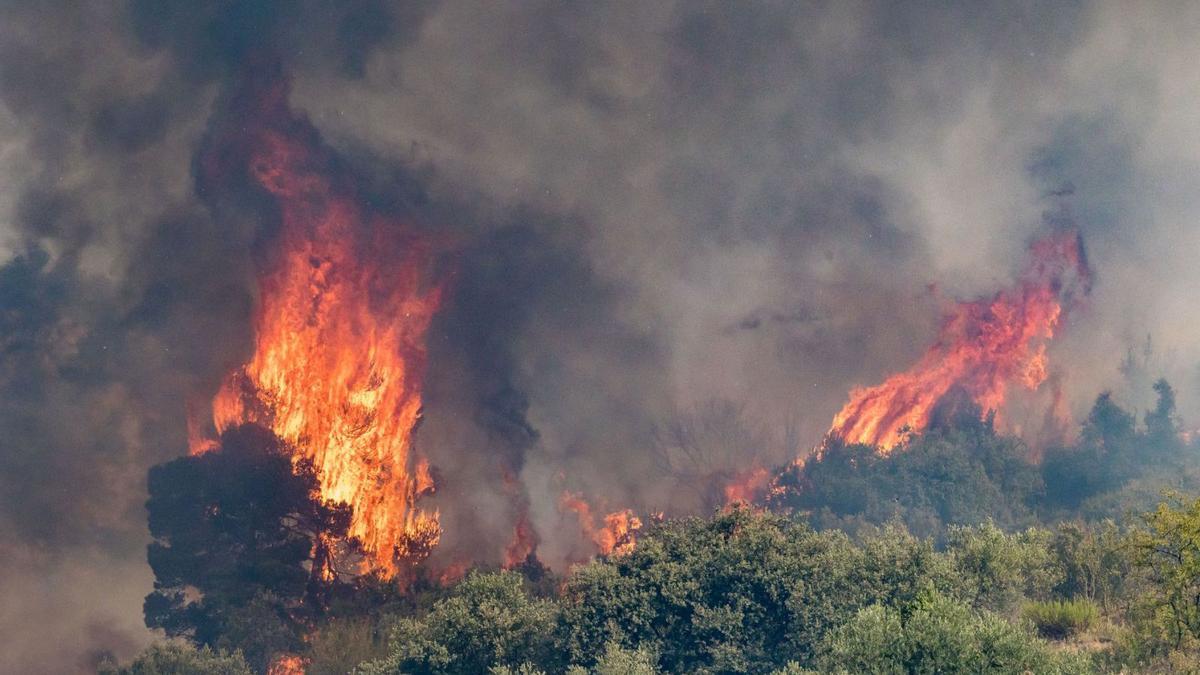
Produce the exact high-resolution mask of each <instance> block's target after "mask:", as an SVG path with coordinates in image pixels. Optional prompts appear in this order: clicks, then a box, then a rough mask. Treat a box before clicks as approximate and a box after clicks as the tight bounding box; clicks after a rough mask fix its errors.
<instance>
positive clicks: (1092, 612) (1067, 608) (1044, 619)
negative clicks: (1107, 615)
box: [1021, 598, 1100, 640]
mask: <svg viewBox="0 0 1200 675" xmlns="http://www.w3.org/2000/svg"><path fill="white" fill-rule="evenodd" d="M1099 615H1100V612H1099V610H1098V609H1097V608H1096V605H1095V603H1093V602H1091V601H1090V600H1086V599H1082V598H1080V599H1074V600H1047V601H1041V602H1031V603H1029V604H1028V605H1025V608H1024V609H1022V610H1021V616H1022V617H1023V618H1024V619H1025V620H1026V621H1029V622H1030V623H1032V624H1033V626H1034V628H1036V629H1037V632H1038V634H1039V635H1041V636H1042V637H1045V638H1050V639H1053V640H1061V639H1063V638H1067V637H1070V636H1072V635H1077V634H1079V633H1082V632H1084V631H1086V630H1088V629H1090V628H1091V627H1092V626H1093V625H1095V623H1096V619H1097V617H1099Z"/></svg>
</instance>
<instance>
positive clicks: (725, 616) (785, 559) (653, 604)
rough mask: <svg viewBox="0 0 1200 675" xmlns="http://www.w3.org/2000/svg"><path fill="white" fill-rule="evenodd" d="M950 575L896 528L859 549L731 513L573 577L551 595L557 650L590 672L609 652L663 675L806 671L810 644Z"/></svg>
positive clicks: (793, 525) (765, 517)
mask: <svg viewBox="0 0 1200 675" xmlns="http://www.w3.org/2000/svg"><path fill="white" fill-rule="evenodd" d="M951 573H952V568H951V567H950V565H949V561H948V560H947V559H946V557H945V556H942V555H940V554H937V553H936V552H935V551H934V550H933V547H932V545H931V544H930V543H929V542H928V541H925V540H919V539H916V538H915V537H913V536H911V535H910V534H909V533H908V532H907V531H905V530H904V529H903V528H902V527H901V526H899V525H892V526H889V527H887V528H884V529H882V530H877V531H875V532H872V533H869V534H868V535H867V536H865V537H864V541H863V543H862V544H861V545H857V544H855V543H854V542H852V541H851V540H850V539H849V538H848V537H846V536H845V535H844V534H842V533H838V532H824V533H821V532H816V531H814V530H812V529H810V528H808V527H806V526H804V525H802V524H799V523H797V522H794V521H789V520H787V519H785V518H781V517H779V516H773V515H769V514H762V513H754V512H752V511H750V510H748V509H744V508H740V509H733V510H730V511H728V512H725V513H721V514H718V515H717V516H715V517H714V518H713V519H711V520H707V521H704V520H699V519H689V520H684V521H676V522H668V523H665V524H663V525H661V526H659V527H657V528H655V529H652V530H651V531H650V532H649V533H648V534H647V535H645V536H644V537H643V538H642V540H641V541H639V543H638V546H637V548H636V549H635V550H634V551H633V552H632V553H630V554H629V555H625V556H620V557H616V558H611V559H608V560H605V561H597V562H594V563H592V564H590V565H587V566H584V567H582V568H579V569H577V570H576V571H575V572H574V573H573V574H572V575H571V577H570V578H569V579H568V582H567V585H566V588H565V590H564V592H563V596H562V606H563V614H562V624H563V629H564V640H565V645H564V647H563V648H564V651H565V652H566V653H567V655H568V656H569V658H570V660H571V662H572V663H576V664H581V665H584V666H591V665H593V664H596V663H597V661H598V659H599V658H600V657H601V653H600V650H601V649H605V648H606V645H609V644H611V643H616V644H620V645H624V646H627V647H638V648H643V649H648V650H651V651H653V653H655V654H656V655H657V659H658V662H657V665H658V667H659V668H661V669H662V670H663V671H666V672H681V671H682V672H695V671H705V672H749V673H756V672H758V673H768V672H772V671H774V670H776V669H779V668H782V667H785V666H786V664H787V663H788V662H789V661H796V662H797V663H799V664H801V665H804V664H808V663H811V661H812V659H813V657H814V655H815V652H816V649H817V646H818V643H819V641H820V640H821V638H822V637H823V636H824V635H825V634H826V633H828V632H829V631H831V630H834V629H835V628H837V627H838V626H840V625H841V624H842V623H844V622H845V621H847V620H848V619H849V618H850V617H852V616H853V615H854V614H855V612H857V611H858V610H859V609H861V608H863V607H866V606H868V605H870V604H873V603H889V604H896V603H904V602H909V601H911V600H912V599H914V598H916V597H918V596H919V595H920V594H921V593H924V592H928V591H930V590H934V589H949V587H950V586H951V581H952V580H951V578H950V575H951Z"/></svg>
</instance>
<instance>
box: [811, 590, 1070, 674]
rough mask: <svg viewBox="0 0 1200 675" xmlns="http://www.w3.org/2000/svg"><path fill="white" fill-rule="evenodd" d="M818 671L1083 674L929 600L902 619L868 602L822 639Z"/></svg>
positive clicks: (1020, 638)
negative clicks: (869, 605) (853, 615)
mask: <svg viewBox="0 0 1200 675" xmlns="http://www.w3.org/2000/svg"><path fill="white" fill-rule="evenodd" d="M820 666H821V672H832V673H906V672H907V673H1020V672H1025V671H1030V672H1035V673H1063V674H1066V673H1084V672H1088V670H1089V669H1088V664H1087V662H1086V659H1084V658H1083V657H1080V656H1077V655H1073V654H1066V653H1057V652H1055V651H1054V650H1052V649H1051V648H1050V647H1049V645H1047V644H1046V643H1045V642H1042V641H1041V640H1038V639H1037V638H1035V637H1033V636H1032V635H1029V634H1028V633H1026V632H1025V631H1024V630H1022V629H1021V628H1020V627H1018V626H1014V625H1013V624H1011V623H1009V622H1008V621H1005V620H1004V619H1003V618H1002V617H1000V616H997V615H996V614H993V613H991V612H988V611H976V610H973V609H972V608H971V607H970V605H968V604H966V603H964V602H960V601H956V600H953V599H950V598H947V597H945V596H941V595H936V594H935V595H933V596H930V597H928V598H926V599H925V600H923V601H921V602H920V603H918V604H917V605H916V606H915V607H914V608H912V611H911V613H909V614H908V615H907V616H905V615H904V613H903V612H901V611H900V610H897V609H892V608H889V607H884V606H882V605H872V606H871V607H867V608H865V609H863V610H861V611H859V612H858V614H857V615H855V617H854V618H853V619H851V620H850V621H849V622H847V623H846V624H845V625H844V626H842V627H841V628H839V629H837V630H836V631H833V632H832V633H830V634H829V635H828V636H827V637H826V638H825V640H824V642H823V654H822V656H821V659H820Z"/></svg>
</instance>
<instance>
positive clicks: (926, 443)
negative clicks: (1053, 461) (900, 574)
mask: <svg viewBox="0 0 1200 675" xmlns="http://www.w3.org/2000/svg"><path fill="white" fill-rule="evenodd" d="M968 420H970V417H969V416H968V417H966V418H963V417H962V416H955V417H952V418H950V419H949V420H948V421H947V422H946V423H945V425H943V426H939V427H937V428H934V429H931V430H930V431H928V432H927V433H925V434H923V435H919V436H912V437H910V439H909V441H908V442H907V444H905V445H904V446H903V447H901V448H898V449H897V450H895V451H894V452H892V453H890V454H888V455H886V456H883V455H880V454H879V453H878V452H877V450H876V449H875V448H872V447H869V446H865V445H844V444H842V443H840V442H839V441H838V440H837V439H830V440H829V441H828V442H827V443H826V446H825V447H824V448H823V451H822V453H821V455H820V457H818V458H816V459H815V460H810V461H809V462H806V463H805V464H804V465H803V466H793V467H790V468H789V469H788V470H787V471H786V472H785V473H784V474H783V475H782V476H781V478H780V485H781V486H782V487H784V488H785V489H784V490H782V491H779V492H778V493H777V494H776V495H775V496H774V497H773V505H774V506H775V507H777V508H784V509H793V510H796V511H799V512H801V513H806V514H808V515H809V517H810V519H811V521H812V523H813V525H814V526H815V527H817V528H818V529H826V528H839V529H845V530H847V531H849V532H851V533H853V532H854V531H856V530H857V529H858V528H859V527H860V526H861V524H862V523H874V524H882V523H884V522H887V521H889V520H892V519H895V518H899V519H901V520H902V521H903V522H904V524H905V525H906V526H907V527H908V529H909V530H910V531H912V532H915V533H917V534H918V535H921V536H939V535H940V534H941V533H942V532H943V531H944V529H945V527H946V526H947V525H953V524H969V523H978V522H982V521H983V520H985V519H988V518H991V519H993V520H995V521H996V522H998V523H999V524H1000V525H1001V526H1003V527H1008V528H1011V527H1018V526H1024V525H1029V524H1032V523H1033V522H1034V512H1033V510H1032V508H1031V506H1032V505H1034V504H1035V503H1036V502H1037V500H1038V499H1039V498H1040V496H1041V495H1042V493H1043V484H1042V478H1041V475H1040V472H1039V470H1038V468H1037V467H1036V466H1034V465H1033V464H1031V463H1030V462H1029V461H1028V460H1027V457H1028V455H1029V450H1028V448H1026V447H1025V446H1024V444H1022V443H1021V442H1020V441H1018V440H1016V439H1014V438H1008V437H1003V436H998V435H997V434H996V433H995V431H994V430H993V429H992V427H991V425H990V424H988V423H985V422H980V421H979V420H978V418H975V419H974V422H970V421H968ZM954 424H957V425H958V426H954Z"/></svg>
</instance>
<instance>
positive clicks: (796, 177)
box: [0, 0, 1200, 673]
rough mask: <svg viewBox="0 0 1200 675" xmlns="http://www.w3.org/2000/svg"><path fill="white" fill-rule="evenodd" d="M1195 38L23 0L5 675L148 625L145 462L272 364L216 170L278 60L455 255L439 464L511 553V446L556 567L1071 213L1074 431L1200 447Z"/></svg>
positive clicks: (1075, 13)
mask: <svg viewBox="0 0 1200 675" xmlns="http://www.w3.org/2000/svg"><path fill="white" fill-rule="evenodd" d="M393 5H395V6H393ZM1198 36H1200V6H1198V5H1197V4H1196V3H1183V2H1181V3H1169V2H1159V3H1153V4H1152V3H1139V2H1131V1H1123V2H1111V3H1073V2H1042V3H1034V2H997V3H957V4H955V3H942V2H936V3H935V2H907V3H898V2H879V3H872V2H852V1H844V0H842V1H837V2H829V3H813V2H759V3H752V4H751V3H728V2H712V3H707V2H680V3H671V2H627V3H621V2H591V3H564V2H526V3H517V4H510V3H477V2H428V3H404V4H398V3H388V2H372V1H355V2H332V1H318V0H305V1H302V2H289V3H284V2H258V3H255V2H239V3H234V2H208V3H205V2H195V1H194V0H178V1H176V0H145V1H134V2H108V1H100V0H97V1H95V2H85V1H80V2H66V1H64V2H19V1H17V0H9V1H7V2H3V3H0V559H2V560H4V561H5V562H4V565H3V566H0V596H3V597H4V599H5V600H4V602H3V603H0V671H5V672H8V671H13V672H34V673H36V672H47V673H49V672H64V671H69V670H70V669H71V668H77V667H84V666H86V664H87V663H88V659H89V658H90V657H89V654H94V653H96V650H99V649H111V650H114V651H116V652H117V653H119V654H122V655H125V654H128V653H129V651H130V650H132V649H134V648H136V646H138V645H139V644H141V643H142V642H144V641H145V640H147V639H148V638H149V634H148V633H147V632H146V631H145V630H144V629H143V628H142V627H141V625H142V619H141V599H142V596H143V595H145V593H146V592H148V591H149V586H150V584H151V582H152V578H151V575H150V572H149V569H148V567H147V566H146V565H145V560H144V558H145V556H144V551H145V548H144V547H145V544H146V538H147V533H146V531H145V513H144V510H143V508H142V504H143V502H144V500H145V494H144V492H145V472H146V470H147V468H148V467H149V466H151V465H153V464H156V463H159V462H162V461H165V460H168V459H170V458H173V457H177V456H179V455H181V454H183V453H184V452H185V441H184V435H185V430H184V409H185V407H186V405H187V404H188V402H189V401H192V402H199V403H200V405H204V402H205V401H207V400H208V398H209V397H210V396H211V394H212V391H213V389H214V388H215V386H216V383H217V382H218V381H219V379H220V378H221V377H222V375H224V373H225V372H227V370H228V369H229V368H230V367H231V366H233V365H236V364H237V363H238V361H239V359H241V358H243V357H244V356H245V354H246V350H247V349H248V347H249V344H250V343H249V338H250V335H249V331H250V326H249V313H250V311H251V308H252V307H253V302H254V293H255V289H254V282H253V280H254V271H253V255H252V252H253V250H255V248H256V247H261V246H269V245H270V227H269V223H263V222H260V220H261V219H260V218H256V217H254V216H253V214H249V213H245V212H242V211H239V210H238V209H237V208H232V207H229V206H228V205H227V204H225V203H224V201H223V198H222V196H221V195H214V194H202V193H201V192H200V191H198V190H197V189H196V185H195V182H194V174H193V158H194V155H195V153H196V151H197V148H198V147H199V145H200V144H201V143H202V141H203V138H204V133H205V130H206V129H207V128H208V125H209V123H210V119H211V116H212V115H213V113H214V112H216V111H219V110H220V109H221V105H222V102H223V100H224V94H225V93H226V91H227V89H228V87H229V86H230V84H231V83H232V82H234V81H235V80H236V78H237V77H238V75H239V73H240V72H241V70H242V68H243V67H244V63H245V61H247V59H248V58H251V57H253V56H254V55H261V54H263V53H270V54H272V55H274V56H275V57H276V58H278V59H280V60H281V61H282V62H283V64H284V67H285V69H286V71H287V72H288V73H289V76H290V77H291V80H292V87H293V93H292V96H291V100H292V105H293V107H294V108H295V109H296V110H297V111H298V112H299V113H300V114H304V115H307V116H308V118H309V119H310V120H311V121H312V122H313V123H314V124H315V125H316V127H317V128H318V129H319V130H320V131H321V133H322V135H323V137H324V139H325V141H326V142H328V143H329V144H330V145H331V146H332V147H333V148H334V149H335V150H336V151H337V152H338V153H340V155H341V157H342V159H343V160H344V163H345V165H346V167H347V170H348V171H352V172H354V173H355V174H356V175H358V176H359V178H360V180H361V182H362V186H363V188H362V189H363V193H364V194H365V195H368V197H369V199H370V200H371V203H372V204H373V205H374V207H375V208H379V209H381V210H388V211H393V212H397V213H399V214H401V215H402V216H403V217H405V218H407V219H409V220H411V221H412V222H413V223H414V224H415V225H416V226H418V227H420V228H422V229H426V230H428V231H430V232H436V233H442V234H445V235H447V236H448V237H449V238H450V239H452V240H454V241H456V242H459V244H458V246H459V251H458V253H457V256H458V264H459V266H460V268H461V269H460V273H459V276H458V278H457V282H456V283H457V289H456V291H455V292H454V293H453V294H452V298H453V299H452V300H451V302H450V303H449V305H448V306H447V308H446V310H445V311H444V313H443V315H442V316H441V317H439V319H438V322H437V324H436V325H435V327H434V330H433V331H432V334H431V338H430V340H431V345H430V349H431V362H430V373H429V378H430V379H429V382H428V385H427V392H428V396H427V402H428V406H427V422H426V424H425V426H424V427H422V429H421V436H420V438H419V441H418V442H419V443H420V446H421V448H422V450H423V451H424V452H425V453H426V454H428V455H429V456H430V457H432V458H433V459H434V461H435V463H437V464H438V465H439V466H440V467H441V469H442V470H443V472H444V475H446V476H448V477H449V480H448V483H449V484H448V485H447V487H446V489H445V490H444V491H443V492H442V494H441V495H440V496H439V498H438V499H439V506H440V507H441V508H442V510H443V513H444V514H445V520H446V522H447V547H448V548H450V549H454V548H456V547H457V548H461V547H464V546H466V545H467V542H475V545H478V542H480V541H484V542H487V545H488V546H490V548H488V549H487V551H486V552H484V553H480V554H479V556H480V557H481V558H482V559H488V558H489V556H494V555H495V554H496V550H497V547H498V546H500V545H502V543H503V540H504V539H505V538H506V537H507V535H508V533H509V532H510V531H511V529H510V528H511V522H510V521H509V520H508V518H509V517H510V516H511V514H509V513H508V512H507V511H506V510H505V509H504V508H500V509H497V508H496V507H497V505H498V504H503V503H504V501H505V499H506V497H505V494H506V493H505V492H504V490H503V489H501V487H500V486H499V485H498V484H497V479H496V476H495V471H494V469H495V463H494V461H493V460H492V458H494V457H495V456H497V455H502V456H503V457H505V458H506V459H505V460H504V463H505V464H506V465H511V466H513V467H515V468H517V469H518V470H519V480H520V484H521V486H522V490H523V492H524V494H526V495H527V498H528V501H529V504H530V509H531V514H532V517H533V519H534V522H535V525H536V526H537V527H538V529H539V532H540V533H541V534H542V537H543V551H545V552H547V555H555V554H558V555H566V554H568V552H569V550H570V549H571V546H573V543H572V542H571V541H570V539H569V537H568V536H567V535H566V534H562V533H561V532H560V531H561V530H563V528H564V525H563V523H562V519H561V514H559V513H558V511H557V496H558V495H559V494H560V493H561V491H562V490H564V489H570V490H574V491H580V492H583V493H585V494H587V495H588V496H589V497H590V498H594V499H595V500H597V501H599V502H603V503H606V504H607V505H608V506H611V507H614V508H615V507H619V506H626V505H630V506H639V507H644V508H663V507H664V505H665V506H670V505H671V504H672V502H673V500H676V499H677V497H678V495H677V494H676V493H675V492H672V490H671V489H670V488H669V487H664V481H663V480H662V476H661V475H658V474H655V472H654V466H653V462H652V461H651V460H650V458H649V450H648V449H649V447H650V446H651V445H652V444H653V443H652V439H653V437H654V429H655V428H656V426H657V425H662V424H663V423H664V422H667V421H669V420H670V419H673V418H675V417H678V416H679V415H680V414H686V413H687V412H688V411H689V410H693V409H696V408H697V406H702V405H703V404H704V403H705V402H706V401H711V400H713V399H726V400H729V401H732V402H734V403H735V404H737V405H741V406H744V410H745V415H746V417H747V419H749V420H750V421H751V423H752V424H754V425H757V426H759V427H760V428H761V429H760V430H761V432H762V435H763V436H764V437H765V438H764V439H763V440H762V442H761V443H759V444H758V445H755V446H754V448H753V449H749V450H747V453H748V454H749V455H756V456H746V457H735V458H731V459H730V461H736V462H737V463H738V464H739V465H741V464H744V463H749V462H752V461H755V460H758V461H761V462H764V463H774V462H779V461H782V460H783V459H785V458H786V456H788V455H789V454H790V453H792V452H794V451H796V450H797V448H794V447H789V446H788V444H784V443H783V442H782V441H781V440H780V438H779V437H780V435H781V434H780V433H777V431H778V430H779V429H782V428H783V427H784V426H788V425H790V426H791V427H792V428H793V429H794V431H795V432H796V436H797V437H798V438H799V439H800V444H801V446H802V447H801V448H799V449H800V450H802V449H803V447H807V446H811V445H812V444H814V443H816V442H818V441H819V440H820V437H821V434H822V433H823V431H824V430H825V428H826V427H827V425H828V423H829V420H830V419H831V417H832V415H833V413H834V412H836V410H837V409H838V408H839V407H840V405H841V404H842V403H843V402H844V400H845V396H846V392H847V390H848V389H849V388H850V387H851V386H853V385H855V384H870V383H873V382H876V381H878V380H880V379H881V378H882V377H884V376H885V375H886V374H887V373H889V372H892V371H895V370H898V369H901V368H904V367H906V366H907V365H909V364H910V363H911V362H912V361H913V360H915V358H916V357H917V356H918V355H919V354H920V353H921V352H922V350H923V349H924V348H925V346H926V345H927V343H928V341H929V339H930V338H931V336H932V335H933V333H934V331H935V330H936V326H937V321H938V317H939V312H940V310H941V308H942V307H943V306H944V305H943V303H946V302H951V301H953V300H954V299H957V298H972V297H976V296H978V295H980V294H990V293H993V292H995V291H996V290H997V289H998V288H1000V287H1003V286H1004V285H1006V284H1008V283H1010V282H1011V281H1012V279H1013V277H1014V275H1015V274H1016V273H1017V272H1018V271H1019V270H1020V269H1021V265H1022V263H1023V250H1024V247H1025V246H1026V245H1027V244H1028V242H1029V241H1030V239H1031V238H1033V237H1035V236H1037V234H1038V233H1040V232H1044V231H1045V229H1046V228H1047V227H1048V225H1047V222H1046V221H1047V214H1052V215H1053V216H1054V217H1056V218H1059V219H1060V220H1061V219H1066V218H1071V219H1073V220H1074V221H1075V223H1076V224H1077V226H1078V227H1079V228H1080V229H1081V230H1082V232H1083V233H1084V237H1085V241H1086V245H1087V248H1088V253H1089V257H1090V260H1091V264H1092V267H1093V268H1094V271H1095V275H1096V282H1095V286H1094V290H1093V293H1092V296H1091V298H1090V301H1089V302H1088V303H1087V305H1086V307H1085V308H1084V309H1083V311H1081V312H1078V313H1077V314H1075V315H1074V316H1072V317H1071V321H1070V322H1069V324H1068V325H1067V326H1065V327H1064V329H1063V331H1062V334H1061V336H1060V337H1059V338H1058V339H1057V340H1056V341H1055V343H1054V345H1053V346H1052V348H1051V361H1052V368H1053V369H1054V370H1055V373H1056V376H1058V377H1060V378H1062V379H1063V381H1064V382H1065V383H1066V389H1067V392H1068V395H1069V397H1070V400H1071V403H1072V406H1073V408H1074V410H1075V411H1076V413H1077V414H1081V413H1082V412H1083V411H1085V410H1086V408H1087V406H1088V405H1089V403H1090V401H1091V400H1092V399H1093V398H1094V397H1095V395H1096V394H1097V393H1099V392H1100V391H1101V390H1103V389H1105V388H1112V389H1114V390H1115V392H1116V393H1117V395H1118V398H1120V399H1122V400H1123V401H1125V402H1126V404H1127V405H1131V406H1142V407H1144V406H1145V405H1146V400H1147V399H1148V398H1149V396H1150V392H1149V391H1148V383H1149V378H1151V377H1155V376H1157V375H1160V374H1162V375H1166V376H1168V377H1169V378H1170V379H1171V380H1172V382H1173V384H1174V385H1175V386H1176V389H1177V390H1178V392H1179V400H1180V404H1181V406H1182V411H1183V413H1184V417H1185V421H1186V422H1190V423H1191V424H1193V425H1200V371H1198V370H1197V365H1198V364H1200V341H1198V340H1197V339H1196V332H1197V328H1198V327H1200V305H1198V304H1197V303H1196V302H1195V301H1194V298H1193V296H1194V294H1195V292H1196V289H1200V265H1197V264H1195V262H1194V258H1195V256H1196V252H1197V251H1200V227H1198V226H1197V224H1196V223H1197V216H1200V171H1198V169H1200V70H1198V69H1197V68H1196V64H1197V63H1200V40H1198V39H1197V37H1198ZM1147 336H1150V344H1151V347H1150V349H1149V350H1148V356H1146V353H1147V350H1146V349H1145V344H1146V341H1147ZM1131 347H1132V348H1134V349H1135V352H1136V357H1137V359H1138V360H1139V361H1141V362H1142V363H1141V365H1140V371H1139V372H1137V373H1134V375H1133V376H1123V375H1122V374H1121V372H1120V371H1119V370H1118V366H1119V364H1120V362H1121V360H1122V359H1123V358H1125V357H1126V353H1127V350H1128V349H1129V348H1131Z"/></svg>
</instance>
